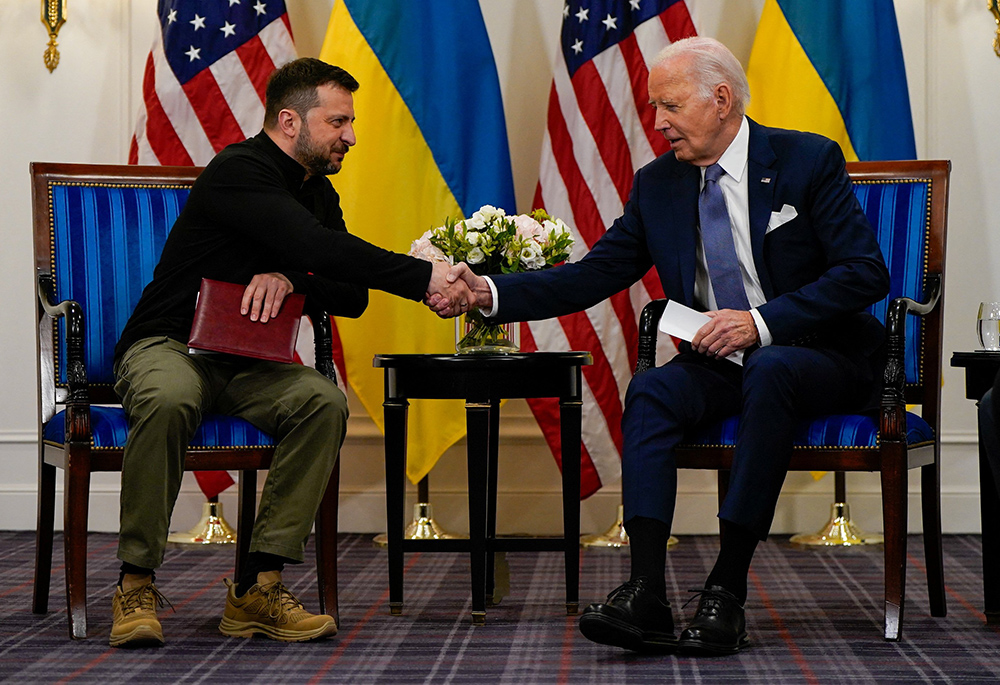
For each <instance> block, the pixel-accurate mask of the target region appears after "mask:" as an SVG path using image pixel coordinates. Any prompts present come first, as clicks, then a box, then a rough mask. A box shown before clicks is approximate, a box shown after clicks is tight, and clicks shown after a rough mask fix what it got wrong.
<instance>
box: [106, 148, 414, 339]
mask: <svg viewBox="0 0 1000 685" xmlns="http://www.w3.org/2000/svg"><path fill="white" fill-rule="evenodd" d="M304 177H305V169H304V168H303V167H302V165H300V164H299V163H298V162H296V161H295V160H294V159H293V158H292V157H290V156H288V155H287V154H286V153H285V152H284V151H283V150H282V149H281V148H279V147H278V146H277V145H276V144H275V143H274V142H273V141H272V140H271V139H270V138H269V137H268V136H267V134H266V133H264V132H261V133H259V134H258V135H256V136H254V137H253V138H250V139H249V140H246V141H244V142H242V143H236V144H235V145H230V146H229V147H227V148H225V149H224V150H223V151H222V152H220V153H219V154H218V155H216V157H215V159H213V160H212V161H211V162H210V163H209V165H208V166H207V167H206V168H205V171H204V172H202V174H201V175H200V176H199V177H198V180H197V181H195V184H194V186H193V187H192V189H191V194H190V196H189V197H188V201H187V204H185V206H184V209H183V210H182V211H181V214H180V216H179V217H178V218H177V221H176V223H175V224H174V226H173V228H172V229H171V231H170V235H169V236H168V237H167V241H166V243H165V245H164V247H163V254H162V255H161V257H160V261H159V263H158V264H157V266H156V269H155V271H154V272H153V280H152V281H150V283H149V284H148V285H147V286H146V288H145V289H144V290H143V292H142V297H141V298H140V300H139V303H138V304H137V305H136V308H135V311H134V312H133V313H132V316H131V318H129V321H128V323H127V324H126V325H125V330H124V331H122V334H121V337H120V339H119V340H118V345H117V346H116V347H115V358H116V359H119V358H121V356H122V355H123V354H124V353H125V351H126V350H128V348H129V347H130V346H131V345H132V344H133V343H135V342H136V341H138V340H140V339H142V338H146V337H150V336H158V335H165V336H168V337H170V338H174V339H176V340H179V341H181V342H183V343H186V342H187V340H188V337H189V335H190V332H191V322H192V320H193V318H194V306H195V299H196V296H197V293H198V288H199V286H200V285H201V279H202V278H211V279H214V280H218V281H228V282H230V283H240V284H247V283H249V282H250V280H251V279H252V278H253V276H254V275H256V274H260V273H271V272H278V273H281V274H283V275H284V276H285V277H286V278H288V280H289V281H291V283H292V285H293V287H294V289H295V292H299V293H304V294H305V295H306V297H307V299H308V303H307V306H318V307H319V308H321V309H323V310H325V311H327V312H328V313H330V314H334V315H337V316H348V317H358V316H360V315H361V313H362V312H363V311H364V310H365V308H366V307H367V306H368V290H367V289H368V288H376V289H379V290H385V291H386V292H390V293H393V294H395V295H399V296H400V297H406V298H409V299H411V300H420V299H422V298H423V296H424V293H425V292H426V289H427V284H428V281H429V280H430V276H431V265H430V263H429V262H425V261H421V260H418V259H414V258H412V257H407V256H406V255H401V254H397V253H395V252H390V251H388V250H383V249H382V248H380V247H376V246H375V245H372V244H370V243H367V242H365V241H364V240H362V239H360V238H358V237H356V236H352V235H351V234H349V233H348V232H347V227H346V226H345V225H344V217H343V213H342V212H341V210H340V197H339V196H338V195H337V192H336V191H335V190H334V189H333V187H332V186H331V185H330V181H329V180H328V179H327V178H326V177H323V176H314V177H312V178H310V179H309V180H307V181H305V182H304V183H303V178H304Z"/></svg>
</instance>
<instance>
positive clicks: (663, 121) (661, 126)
mask: <svg viewBox="0 0 1000 685" xmlns="http://www.w3.org/2000/svg"><path fill="white" fill-rule="evenodd" d="M653 126H654V127H655V128H656V130H657V131H666V130H667V129H668V128H670V119H669V117H668V116H667V112H666V111H665V110H662V109H658V110H656V119H655V120H654V124H653Z"/></svg>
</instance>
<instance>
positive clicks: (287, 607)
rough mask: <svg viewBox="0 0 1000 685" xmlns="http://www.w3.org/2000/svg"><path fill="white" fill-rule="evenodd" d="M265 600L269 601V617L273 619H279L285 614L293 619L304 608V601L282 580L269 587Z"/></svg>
mask: <svg viewBox="0 0 1000 685" xmlns="http://www.w3.org/2000/svg"><path fill="white" fill-rule="evenodd" d="M264 601H265V602H266V603H267V617H268V618H270V619H272V620H277V619H279V618H281V616H283V615H288V617H289V618H290V619H293V618H294V615H295V614H296V613H297V612H298V611H299V610H304V607H303V606H302V602H300V601H299V600H298V599H296V597H295V595H293V594H292V591H291V590H289V589H288V588H287V587H285V584H284V583H282V582H281V581H280V580H279V581H277V582H275V583H273V584H272V585H271V587H269V588H268V589H267V594H266V596H265V599H264Z"/></svg>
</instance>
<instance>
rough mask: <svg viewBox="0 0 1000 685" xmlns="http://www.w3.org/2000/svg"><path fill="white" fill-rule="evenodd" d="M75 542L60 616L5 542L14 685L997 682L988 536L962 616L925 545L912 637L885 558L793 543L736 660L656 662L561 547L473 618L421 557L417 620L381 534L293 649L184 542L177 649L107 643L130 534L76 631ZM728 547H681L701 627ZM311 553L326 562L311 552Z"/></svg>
mask: <svg viewBox="0 0 1000 685" xmlns="http://www.w3.org/2000/svg"><path fill="white" fill-rule="evenodd" d="M61 542H62V540H61V538H60V537H57V539H56V550H57V552H56V558H55V559H54V560H53V568H54V571H53V583H52V587H53V590H52V596H51V598H50V601H49V608H50V613H49V614H48V615H44V616H36V615H34V614H32V613H31V584H32V564H33V559H34V535H33V533H28V532H0V550H3V551H2V553H0V598H2V603H0V680H3V681H4V682H57V681H58V682H101V683H113V682H165V683H166V682H170V683H176V682H192V683H193V682H201V681H205V682H213V683H229V682H239V683H254V682H259V683H299V682H342V683H378V682H392V683H480V684H481V683H487V684H489V683H554V682H566V683H638V682H675V681H676V682H697V683H729V682H732V683H768V684H777V683H834V682H835V683H868V682H887V683H888V682H893V683H896V682H905V683H980V682H981V683H987V682H988V683H996V682H1000V628H998V627H997V626H987V625H985V623H984V619H983V615H982V600H981V597H982V570H981V566H980V554H981V547H980V545H981V540H980V537H979V536H976V535H953V536H947V537H945V546H944V550H945V577H946V581H947V583H948V610H949V613H948V617H947V618H932V617H931V616H930V614H929V610H928V604H927V593H926V579H925V576H924V571H923V563H922V559H923V550H922V547H921V542H922V541H921V538H920V537H919V536H913V537H912V538H911V540H910V558H909V572H908V579H907V580H908V586H907V591H908V594H907V605H906V614H905V618H904V623H903V640H902V641H901V642H899V643H887V642H884V641H883V640H882V638H881V630H882V606H881V605H882V550H881V548H880V547H875V548H867V549H866V548H862V549H857V548H855V549H841V550H801V549H796V548H793V547H792V546H790V545H789V544H788V543H787V539H786V538H780V537H778V538H772V539H771V540H770V541H768V542H767V543H765V544H762V545H761V546H760V547H759V549H758V553H757V556H756V558H755V560H754V565H753V570H752V574H751V579H750V598H749V601H748V615H747V618H748V629H749V631H750V637H751V639H752V641H753V643H752V647H751V648H750V649H748V650H747V651H745V652H743V653H741V654H739V655H737V656H732V657H721V658H713V659H708V658H700V659H696V658H689V657H676V656H641V655H635V654H630V653H627V652H622V651H619V650H615V649H612V648H605V647H602V646H600V645H595V644H592V643H590V642H588V641H587V640H585V639H584V638H583V637H582V636H581V635H580V634H579V632H578V631H577V628H576V620H577V619H576V618H575V617H567V616H566V615H565V607H564V604H563V603H564V601H565V588H564V585H563V568H562V560H561V557H560V555H559V554H556V553H537V554H533V553H517V554H510V555H508V561H509V563H510V579H511V594H510V595H509V596H508V597H506V598H505V599H504V600H503V601H502V602H501V604H500V605H499V606H496V607H492V608H490V609H488V614H487V624H486V625H485V626H483V627H473V626H472V625H471V624H470V620H469V615H470V613H469V612H470V611H471V604H470V601H469V568H468V559H467V558H466V557H465V556H464V555H458V554H428V553H423V554H413V555H408V556H407V559H406V563H407V572H406V588H405V593H406V594H405V597H404V599H405V602H406V604H405V607H404V610H403V615H402V616H391V615H390V614H389V610H388V589H387V588H388V575H387V571H386V563H387V562H386V554H385V552H384V551H383V550H379V549H377V548H375V547H374V546H373V545H372V543H371V540H370V537H369V536H360V535H344V536H342V537H341V540H340V557H339V558H340V564H341V566H340V598H341V599H340V601H341V620H342V623H343V625H342V627H341V632H340V634H339V635H337V636H336V637H334V638H332V639H329V640H326V641H323V642H318V643H305V644H291V645H285V644H279V643H275V642H271V641H269V640H265V639H251V640H244V639H238V638H226V637H224V636H222V635H221V634H220V633H219V632H218V628H217V625H218V622H219V618H220V616H221V613H222V607H223V604H224V601H225V599H224V597H225V595H224V592H225V591H224V588H223V585H222V578H224V577H226V576H227V575H229V574H230V573H231V564H232V556H231V555H232V552H231V551H230V550H228V549H226V550H204V549H194V550H180V549H171V550H169V551H168V553H167V560H166V563H165V565H164V567H163V568H162V569H161V574H160V577H159V579H158V583H157V584H158V586H159V587H160V589H161V590H162V591H163V593H164V594H165V595H166V596H167V597H168V598H169V599H170V601H171V602H173V604H174V607H175V608H176V612H170V611H169V609H168V610H167V611H165V612H161V620H162V622H163V629H164V633H165V635H166V639H167V644H166V646H165V647H163V648H162V649H152V650H148V649H147V650H117V649H111V648H109V647H108V644H107V633H108V631H109V630H110V627H111V615H110V598H111V594H112V586H113V584H114V582H115V581H116V579H117V566H118V564H117V562H116V561H115V559H114V554H115V544H116V540H115V537H114V536H111V535H106V534H104V535H102V534H95V535H92V536H91V537H90V559H89V564H90V567H89V577H88V583H89V585H88V589H89V593H90V604H89V607H90V611H89V617H90V638H89V639H88V640H85V641H75V642H74V641H71V640H69V638H68V637H67V635H68V633H67V624H66V614H65V608H64V607H65V596H64V594H63V577H62V571H63V569H62V567H61V565H60V564H61V563H62V555H61V552H60V551H59V550H60V546H61ZM717 551H718V542H717V540H716V538H714V537H704V536H703V537H684V538H682V539H681V544H680V545H679V546H677V547H676V548H674V549H673V550H672V551H671V552H670V554H669V564H668V577H667V586H668V592H669V594H670V597H671V600H672V601H673V604H674V616H675V618H676V619H678V622H679V623H681V625H683V623H684V621H685V620H686V619H688V618H690V616H691V614H692V612H693V610H694V606H695V605H694V604H691V605H690V606H688V607H687V608H686V609H681V608H680V606H681V605H682V604H683V602H684V600H685V598H686V597H687V596H688V593H687V592H686V591H687V590H688V589H689V588H693V587H698V586H700V584H701V583H702V582H703V581H704V579H705V576H706V574H707V573H708V570H709V569H710V568H711V566H712V564H713V562H714V559H715V555H716V553H717ZM308 559H310V561H311V559H312V557H311V553H310V556H308ZM626 569H627V554H622V553H620V552H607V551H586V552H583V568H582V579H581V587H580V590H581V593H580V595H581V600H582V601H583V603H587V602H590V601H596V600H598V599H603V597H604V595H605V594H607V593H608V592H609V591H610V590H612V589H613V588H614V587H616V586H617V585H618V584H619V583H620V582H621V580H622V579H623V578H624V577H625V575H626ZM285 581H286V584H288V585H289V586H290V587H291V589H292V590H293V591H294V592H296V593H297V594H298V596H299V597H300V599H302V601H303V602H305V604H306V606H307V608H312V609H314V610H315V608H316V606H317V600H316V594H315V571H314V569H313V568H311V567H310V565H309V564H308V563H307V564H305V565H303V566H298V567H294V568H290V569H287V570H286V572H285Z"/></svg>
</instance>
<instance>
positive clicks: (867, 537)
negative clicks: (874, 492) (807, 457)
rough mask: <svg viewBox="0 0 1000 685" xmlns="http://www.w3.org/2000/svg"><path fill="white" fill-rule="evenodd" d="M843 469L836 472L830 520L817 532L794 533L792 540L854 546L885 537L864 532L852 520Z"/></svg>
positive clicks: (809, 543)
mask: <svg viewBox="0 0 1000 685" xmlns="http://www.w3.org/2000/svg"><path fill="white" fill-rule="evenodd" d="M846 480H847V478H846V475H845V473H844V472H843V471H836V472H835V473H834V500H835V501H834V503H833V504H832V505H830V520H829V521H827V522H826V525H824V526H823V527H822V528H820V529H819V530H818V531H817V532H815V533H812V534H809V533H800V534H799V535H793V536H792V537H791V540H790V542H792V543H793V544H796V545H806V546H812V547H853V546H855V545H880V544H882V542H883V540H884V538H883V537H882V536H881V535H879V534H877V533H874V534H873V533H865V532H862V531H861V530H860V529H859V528H858V527H857V526H856V525H854V522H853V521H851V508H850V506H849V505H848V504H847V483H846Z"/></svg>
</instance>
